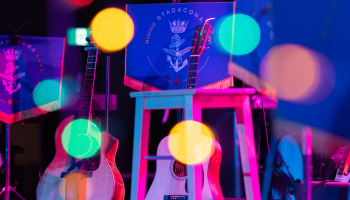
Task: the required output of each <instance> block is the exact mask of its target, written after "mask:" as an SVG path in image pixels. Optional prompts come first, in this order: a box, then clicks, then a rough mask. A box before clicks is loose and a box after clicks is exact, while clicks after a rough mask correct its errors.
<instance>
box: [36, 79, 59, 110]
mask: <svg viewBox="0 0 350 200" xmlns="http://www.w3.org/2000/svg"><path fill="white" fill-rule="evenodd" d="M60 88H61V86H60V83H59V82H58V81H55V80H51V79H46V80H44V81H41V82H40V83H39V85H38V86H37V88H36V89H35V90H34V92H33V100H34V103H35V105H37V106H42V105H45V104H48V103H51V102H53V101H57V100H58V97H59V95H60ZM64 93H65V92H64V89H63V88H62V91H61V102H63V101H64V98H63V97H64Z"/></svg>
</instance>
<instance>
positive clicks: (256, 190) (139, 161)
mask: <svg viewBox="0 0 350 200" xmlns="http://www.w3.org/2000/svg"><path fill="white" fill-rule="evenodd" d="M255 92H256V91H255V89H253V88H231V89H201V88H198V89H183V90H166V91H149V92H131V93H130V97H132V98H136V106H135V127H134V145H133V160H132V176H131V178H132V179H131V198H130V199H131V200H144V198H145V194H146V178H147V160H148V159H147V158H153V157H150V156H149V155H148V141H149V128H150V118H151V110H156V109H184V111H185V120H194V121H198V122H201V121H202V109H210V108H235V112H236V119H237V127H236V128H237V135H238V140H239V148H240V154H241V156H240V158H241V163H242V171H243V180H244V187H245V193H246V199H247V200H260V199H261V196H260V187H259V175H258V168H257V160H256V151H255V141H254V133H253V124H252V115H251V107H250V96H249V95H251V94H255ZM145 158H146V159H145ZM187 181H188V182H187V183H188V184H187V189H188V200H202V185H201V183H202V172H201V167H198V166H197V165H192V166H191V165H188V166H187Z"/></svg>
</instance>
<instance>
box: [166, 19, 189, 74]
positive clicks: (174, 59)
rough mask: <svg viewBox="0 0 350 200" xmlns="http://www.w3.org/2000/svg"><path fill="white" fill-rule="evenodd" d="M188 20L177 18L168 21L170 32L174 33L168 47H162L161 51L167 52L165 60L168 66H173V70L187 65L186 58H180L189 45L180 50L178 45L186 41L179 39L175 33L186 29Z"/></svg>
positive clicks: (178, 69)
mask: <svg viewBox="0 0 350 200" xmlns="http://www.w3.org/2000/svg"><path fill="white" fill-rule="evenodd" d="M187 23H188V21H187V22H186V21H180V20H179V19H178V20H177V21H176V20H174V21H173V22H170V21H169V24H170V29H171V32H173V33H175V35H174V36H173V37H172V38H171V42H170V45H169V49H167V48H163V51H165V53H167V54H168V55H167V61H168V62H169V63H170V68H174V70H175V72H178V71H180V70H181V69H182V68H184V67H186V65H188V60H187V59H185V60H183V59H182V56H183V55H184V54H186V53H187V52H189V51H191V47H186V48H184V49H182V50H180V48H179V47H180V46H181V45H182V44H183V43H184V42H185V41H186V39H181V38H180V36H179V35H178V34H177V33H183V32H185V30H186V27H187Z"/></svg>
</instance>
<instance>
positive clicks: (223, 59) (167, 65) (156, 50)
mask: <svg viewBox="0 0 350 200" xmlns="http://www.w3.org/2000/svg"><path fill="white" fill-rule="evenodd" d="M234 5H235V4H234V3H233V2H228V3H181V4H180V3H179V4H139V5H127V13H128V14H129V15H130V17H131V18H132V20H133V22H134V25H135V33H134V38H133V40H132V41H131V42H130V44H129V45H128V46H127V47H126V62H125V66H126V70H125V77H124V84H125V85H126V86H129V87H131V88H134V89H136V90H140V91H147V90H166V89H184V88H186V81H187V73H188V66H189V64H190V54H191V45H192V39H193V34H194V30H195V27H196V26H197V25H202V24H203V22H204V21H205V20H206V19H207V18H212V17H214V18H216V20H213V21H211V25H212V26H213V27H214V28H216V27H219V26H220V23H222V21H223V20H224V19H225V18H226V17H227V16H229V15H232V14H233V11H234ZM209 37H211V38H210V41H208V42H207V44H206V46H207V47H209V49H207V50H205V51H204V53H203V54H202V56H201V59H200V61H199V66H198V79H197V86H198V87H201V88H218V89H220V88H228V87H230V86H233V78H232V76H231V75H230V74H228V70H227V66H228V62H229V54H228V53H226V51H225V50H224V49H223V48H222V47H221V45H220V43H219V39H218V34H215V33H213V34H210V36H209Z"/></svg>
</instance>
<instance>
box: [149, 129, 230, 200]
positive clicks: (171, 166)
mask: <svg viewBox="0 0 350 200" xmlns="http://www.w3.org/2000/svg"><path fill="white" fill-rule="evenodd" d="M170 137H180V136H179V134H174V135H170V136H167V137H165V138H163V140H162V141H161V142H160V143H159V146H158V149H157V156H172V155H171V153H170V150H169V147H168V140H169V138H170ZM212 148H213V149H212V152H213V154H212V155H211V157H210V158H209V159H207V160H206V161H205V162H204V163H203V164H202V166H203V190H202V192H203V200H223V199H224V198H223V195H222V192H221V187H220V183H219V170H220V162H221V147H220V144H219V143H218V142H217V141H216V140H213V147H212ZM175 165H183V164H180V163H178V162H177V161H175V160H157V168H156V174H155V177H154V180H153V182H152V185H151V187H150V189H149V191H148V193H147V195H146V198H145V200H170V198H169V197H165V196H168V195H172V196H177V195H179V196H187V192H186V185H187V184H186V181H187V178H186V174H185V173H186V172H185V173H184V170H183V169H181V167H177V169H176V166H175ZM183 166H184V167H185V168H186V166H185V165H183ZM185 170H186V169H185Z"/></svg>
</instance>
